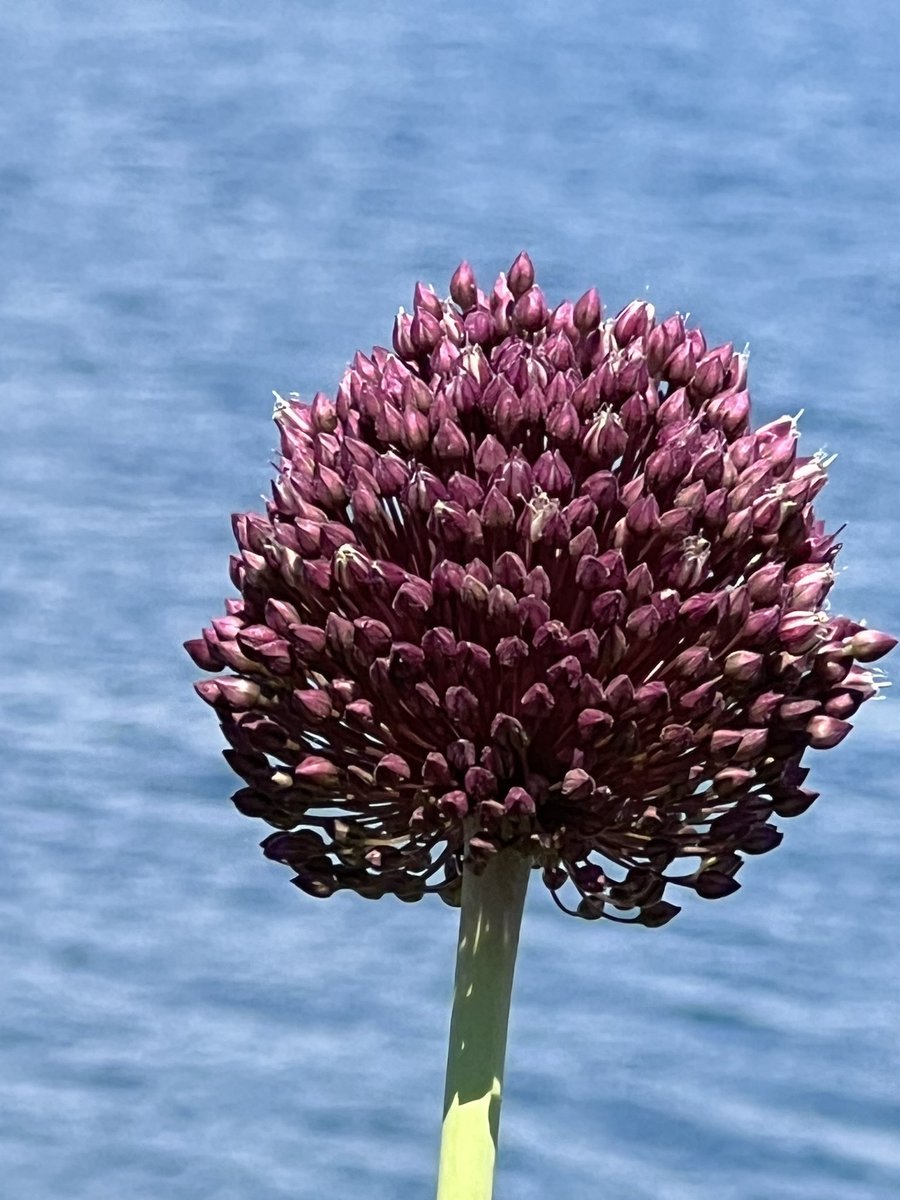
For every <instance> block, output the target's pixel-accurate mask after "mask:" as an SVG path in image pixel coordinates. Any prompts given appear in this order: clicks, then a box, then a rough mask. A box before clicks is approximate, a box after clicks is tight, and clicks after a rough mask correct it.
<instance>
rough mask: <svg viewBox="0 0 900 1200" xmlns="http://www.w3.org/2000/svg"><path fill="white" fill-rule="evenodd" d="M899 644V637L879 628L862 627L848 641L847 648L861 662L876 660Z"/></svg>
mask: <svg viewBox="0 0 900 1200" xmlns="http://www.w3.org/2000/svg"><path fill="white" fill-rule="evenodd" d="M896 645H897V639H896V638H895V637H891V635H890V634H889V633H880V632H879V631H878V630H877V629H862V630H860V632H859V633H856V634H854V635H853V637H852V638H850V640H849V642H847V650H848V651H849V653H850V654H852V655H853V657H854V658H856V659H858V660H859V661H860V662H865V663H869V662H875V661H876V660H877V659H879V658H883V657H884V655H885V654H888V653H889V652H890V651H891V650H893V648H894V647H895V646H896Z"/></svg>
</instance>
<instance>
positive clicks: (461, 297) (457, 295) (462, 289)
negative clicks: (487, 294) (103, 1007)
mask: <svg viewBox="0 0 900 1200" xmlns="http://www.w3.org/2000/svg"><path fill="white" fill-rule="evenodd" d="M450 295H451V296H452V298H453V302H454V303H455V304H458V305H459V307H460V308H461V309H462V310H463V312H468V311H469V309H470V308H472V307H474V305H475V301H476V299H477V296H478V285H477V284H476V282H475V273H474V272H473V270H472V268H471V267H470V266H469V264H468V263H467V262H465V261H463V262H461V263H460V264H459V266H458V267H457V268H456V270H455V271H454V272H453V277H452V278H451V280H450Z"/></svg>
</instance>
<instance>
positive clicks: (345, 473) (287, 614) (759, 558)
mask: <svg viewBox="0 0 900 1200" xmlns="http://www.w3.org/2000/svg"><path fill="white" fill-rule="evenodd" d="M746 367H747V364H746V357H745V356H744V355H742V354H735V353H734V351H733V348H732V347H731V346H730V345H727V346H719V347H716V348H714V349H709V348H708V347H707V345H706V341H705V339H704V337H703V334H702V333H701V332H700V330H699V329H686V328H685V325H684V322H683V320H682V318H681V317H680V316H677V315H675V316H672V317H669V318H668V319H667V320H665V321H663V322H662V323H656V322H655V318H654V311H653V308H652V306H651V305H649V304H646V303H642V302H638V301H635V302H633V303H632V304H629V305H628V306H627V307H626V308H625V309H623V311H622V312H621V313H619V315H618V316H617V317H615V318H613V319H610V320H606V321H604V320H602V311H601V305H600V299H599V297H598V295H597V293H596V291H594V290H593V289H592V290H591V291H589V292H587V293H586V294H585V295H584V296H582V298H581V299H580V300H579V301H578V302H577V303H576V304H574V305H573V304H571V303H569V302H565V303H563V304H560V305H559V306H558V307H557V308H556V309H554V310H553V311H552V312H550V311H549V310H548V307H547V304H546V301H545V299H544V297H543V295H542V293H541V291H540V289H539V288H537V287H536V286H534V272H533V268H532V265H531V262H530V260H529V259H528V257H527V256H526V255H520V256H519V258H518V259H517V260H516V261H515V263H514V264H513V266H512V268H511V269H510V272H509V275H508V277H506V276H504V275H502V274H501V275H500V277H499V279H498V280H497V282H496V283H495V285H494V287H493V289H492V291H491V292H490V293H484V292H482V291H481V290H480V289H479V288H478V287H477V284H476V281H475V279H474V277H473V274H472V272H471V269H470V268H469V267H468V266H467V264H465V263H464V264H462V265H461V266H460V267H459V269H458V270H457V271H456V273H455V275H454V277H453V279H452V281H451V285H450V297H449V298H448V299H446V300H441V299H440V298H439V297H438V295H437V294H436V293H435V292H434V291H432V290H431V289H429V288H426V287H423V286H422V285H419V286H417V288H416V293H415V303H414V308H413V312H412V314H406V313H404V312H403V310H401V311H400V314H399V315H398V317H397V321H396V323H395V328H394V337H393V350H392V351H388V350H385V349H381V348H377V349H375V350H374V351H373V352H372V354H371V356H369V357H366V356H365V355H363V354H357V355H356V357H355V358H354V360H353V363H352V365H351V366H350V368H349V369H348V371H347V372H346V374H345V376H344V378H343V380H342V381H341V384H340V387H339V389H338V392H337V396H336V397H335V398H334V399H331V398H329V397H327V396H325V395H323V394H319V395H317V396H316V397H315V399H314V401H313V403H312V404H311V405H310V406H306V405H303V404H301V403H300V401H299V399H298V398H291V400H289V401H287V402H285V401H279V403H278V406H277V409H276V413H275V419H276V422H277V423H278V427H279V430H280V434H281V452H282V459H281V463H280V466H279V472H278V477H277V479H276V480H275V482H274V484H273V489H272V490H273V499H272V500H271V501H270V502H269V503H268V504H267V512H266V515H265V516H262V515H257V514H252V513H248V514H241V515H239V516H236V517H235V521H234V528H235V534H236V537H237V541H238V545H239V549H240V553H239V555H237V556H235V557H234V558H233V559H232V571H231V574H232V580H233V582H234V584H235V586H236V587H237V588H238V589H239V591H240V593H241V599H239V600H233V601H228V602H227V605H226V608H227V615H226V616H225V617H223V618H220V619H217V620H214V621H213V623H212V626H211V627H210V628H209V629H206V630H204V632H203V637H202V638H198V639H196V640H194V641H191V642H188V643H187V644H186V645H187V649H188V651H189V653H190V654H191V656H192V657H193V659H194V661H195V662H196V663H197V664H198V665H199V666H200V667H202V668H203V669H205V670H210V671H222V670H230V671H232V672H233V674H230V675H225V676H222V677H220V678H218V679H211V680H206V681H204V682H202V683H199V684H198V685H197V690H198V691H199V693H200V695H201V696H202V697H203V698H204V699H205V700H207V701H208V702H209V703H210V704H211V705H212V706H213V707H214V708H215V710H216V712H217V713H218V715H219V717H220V719H221V722H222V728H223V730H224V732H225V735H226V737H227V739H228V741H229V743H230V745H231V749H229V750H227V751H226V752H225V754H226V757H227V759H228V761H229V763H230V764H231V766H232V767H233V768H234V770H235V771H236V772H237V773H238V774H239V775H240V776H241V777H242V778H243V779H244V781H245V782H246V785H247V786H246V787H244V788H243V789H242V790H240V791H239V792H238V793H237V794H236V795H235V797H234V801H235V803H236V805H237V806H238V808H239V809H240V811H241V812H243V813H246V814H247V815H249V816H257V817H262V818H263V819H264V820H266V821H267V822H269V823H270V824H271V825H273V826H274V827H275V828H276V829H277V830H279V831H280V832H276V833H274V834H272V835H271V836H270V837H268V838H267V839H266V840H265V841H264V842H263V847H264V849H265V853H266V855H267V856H268V857H269V858H272V859H275V860H277V861H280V862H284V863H287V864H288V865H290V866H291V867H292V868H293V869H294V871H295V878H294V882H295V883H296V884H297V885H298V886H299V887H301V888H302V889H303V890H304V891H306V892H309V893H310V894H312V895H316V896H327V895H330V894H332V893H333V892H334V891H335V890H337V889H339V888H350V889H352V890H354V891H356V892H358V893H359V894H361V895H363V896H369V897H378V896H381V895H384V894H385V893H393V894H395V895H397V896H399V897H400V898H402V899H405V900H415V899H418V898H419V897H421V896H422V895H423V894H425V893H426V892H429V891H436V892H438V893H439V894H440V895H442V897H443V898H444V899H446V900H448V901H449V902H451V903H454V902H455V901H456V899H457V897H458V892H459V885H460V879H461V868H462V861H463V855H464V853H467V854H468V856H469V859H470V861H471V862H472V864H473V866H474V867H475V869H478V867H479V865H481V864H483V863H484V862H486V861H487V860H488V859H489V857H490V856H491V855H493V854H495V853H496V852H497V851H498V850H499V849H502V848H505V847H515V848H517V849H518V850H520V851H521V853H523V854H525V855H527V856H529V857H530V858H531V859H532V861H533V862H534V863H535V865H537V866H540V867H542V868H543V878H544V881H545V883H546V884H547V886H548V887H549V888H550V889H551V891H552V893H553V896H554V898H555V899H557V902H558V903H560V905H562V901H561V900H560V899H559V897H558V893H559V891H560V889H561V888H562V887H563V885H565V884H567V883H569V882H570V881H571V883H572V884H574V887H575V889H577V893H578V894H579V897H580V898H579V900H578V904H577V910H576V911H577V912H578V913H579V914H580V915H583V916H588V917H595V916H601V915H602V916H607V917H612V918H613V919H617V920H636V921H639V922H640V923H642V924H645V925H659V924H663V923H664V922H665V921H666V920H668V919H669V918H670V917H671V916H672V915H674V913H676V912H677V911H678V908H677V906H675V905H674V904H671V903H669V902H668V901H666V900H663V892H664V891H665V889H666V887H667V885H669V884H677V885H679V886H686V887H689V888H692V889H694V890H695V891H696V892H697V893H698V894H699V895H701V896H703V897H707V898H713V897H718V896H724V895H727V894H728V893H729V892H732V891H734V890H735V889H736V888H737V887H738V884H737V883H736V881H735V873H736V872H737V870H738V869H739V867H740V866H741V863H742V858H741V855H743V854H759V853H762V852H764V851H767V850H770V849H772V848H773V847H775V846H777V845H778V843H779V841H780V840H781V833H780V832H779V831H778V830H777V829H776V827H775V825H774V824H772V820H771V819H772V817H773V816H777V817H789V816H794V815H796V814H797V813H800V812H803V811H804V810H805V809H806V808H807V807H808V806H809V804H810V803H811V802H812V800H813V799H815V793H813V792H810V791H808V790H807V789H805V788H804V787H803V782H804V779H805V776H806V774H807V771H806V769H804V768H803V767H801V765H800V760H801V756H802V754H803V752H804V751H805V750H806V749H807V747H810V746H812V747H816V748H827V747H829V746H833V745H835V744H836V743H837V742H839V741H840V740H841V739H842V738H843V737H844V736H845V734H846V733H847V732H848V730H849V729H850V725H849V723H848V718H849V717H850V716H852V714H853V713H854V712H855V711H856V709H857V708H858V707H859V705H860V704H861V703H862V702H863V701H864V700H865V699H867V698H868V697H870V696H872V695H873V694H874V693H875V690H876V689H875V684H874V682H873V676H872V674H871V672H870V671H868V670H866V669H865V668H863V667H860V666H859V665H857V664H858V663H860V662H862V663H867V662H869V661H871V660H873V659H875V658H877V657H879V656H880V655H881V654H883V653H885V652H886V651H887V650H888V649H890V647H891V646H892V645H893V644H894V639H892V638H889V637H888V636H887V635H885V634H881V633H878V632H876V631H872V630H867V629H865V628H864V627H863V626H861V625H859V624H857V623H855V622H853V621H851V620H848V619H847V618H844V617H835V616H833V615H831V614H830V613H829V612H827V611H825V610H824V609H823V605H824V603H825V597H826V595H827V593H828V591H829V588H830V587H831V584H832V580H833V572H832V566H831V564H832V562H833V559H834V557H835V554H836V552H837V546H836V544H835V541H834V538H833V536H829V535H828V534H826V533H825V532H824V530H823V528H822V525H821V523H820V522H818V521H817V520H816V519H815V516H814V513H813V508H812V501H813V498H814V496H815V495H816V493H817V492H818V491H819V490H820V489H821V487H822V486H823V485H824V483H825V463H824V462H823V460H822V459H821V457H819V456H815V457H812V458H799V457H798V456H797V433H796V428H795V424H794V422H793V420H791V419H790V418H783V419H781V420H779V421H775V422H773V423H771V424H769V425H767V426H764V427H763V428H761V429H758V430H756V431H755V432H752V431H751V428H750V424H749V418H750V400H749V395H748V392H747V388H746ZM466 847H467V849H466ZM681 859H685V860H689V861H688V862H687V863H685V864H680V863H679V861H678V860H681ZM623 914H624V915H623Z"/></svg>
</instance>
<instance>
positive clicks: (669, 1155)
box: [0, 0, 900, 1200]
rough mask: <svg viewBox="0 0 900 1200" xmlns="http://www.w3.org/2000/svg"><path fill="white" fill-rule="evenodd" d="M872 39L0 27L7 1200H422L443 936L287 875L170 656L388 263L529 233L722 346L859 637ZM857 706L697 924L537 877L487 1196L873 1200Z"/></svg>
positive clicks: (206, 2)
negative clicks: (728, 349) (294, 400)
mask: <svg viewBox="0 0 900 1200" xmlns="http://www.w3.org/2000/svg"><path fill="white" fill-rule="evenodd" d="M898 52H900V10H898V8H897V6H896V4H894V3H889V2H888V0H871V2H870V3H868V4H866V5H863V6H860V7H858V8H856V9H853V8H851V7H849V6H847V5H846V4H844V3H838V2H837V0H816V2H813V0H796V2H794V3H791V4H787V5H785V4H779V3H775V0H762V2H760V3H755V4H752V5H731V4H718V3H712V2H711V0H696V2H694V3H690V4H685V5H681V6H680V7H672V6H661V5H641V6H637V5H599V4H592V3H588V2H587V0H572V2H571V3H568V4H565V5H555V4H552V3H535V2H531V0H522V2H520V3H517V4H511V3H502V4H496V5H485V4H478V3H474V2H472V0H460V2H459V3H457V4H454V5H430V4H416V5H413V4H366V3H362V2H360V0H345V2H343V3H337V4H332V5H329V4H316V5H313V4H309V3H307V2H305V0H298V2H295V3H278V2H276V0H256V2H255V3H253V4H247V3H244V2H242V3H237V2H228V0H223V2H221V3H212V2H211V0H193V2H191V3H188V2H187V0H121V2H120V3H116V4H109V3H100V2H99V0H66V2H65V3H64V2H63V0H55V2H54V0H29V2H28V3H26V4H18V5H16V4H7V5H5V6H4V13H3V16H2V17H0V420H2V435H0V630H2V662H3V670H2V684H0V710H2V712H0V721H2V734H0V737H2V739H3V749H2V755H0V795H2V808H0V812H2V826H3V833H2V839H0V928H2V937H0V1195H2V1196H3V1197H4V1200H51V1198H52V1200H57V1198H59V1197H64V1198H65V1200H120V1198H122V1197H127V1198H128V1200H320V1198H322V1197H326V1198H330V1197H341V1198H344V1197H347V1198H352V1197H365V1200H394V1198H398V1197H403V1198H404V1200H407V1198H410V1200H411V1198H418V1197H423V1198H425V1197H428V1196H429V1195H431V1194H432V1188H433V1178H434V1170H435V1157H436V1150H437V1139H438V1125H439V1109H440V1101H441V1094H442V1078H443V1066H444V1054H445V1037H446V1027H447V1020H448V1002H449V996H450V988H451V978H452V968H453V956H454V948H455V929H454V922H455V914H454V913H453V912H452V911H451V910H449V909H447V908H445V907H444V906H443V905H441V904H440V903H439V902H438V901H436V900H435V901H433V902H431V903H428V902H423V903H421V904H417V905H412V906H404V905H402V904H399V903H396V902H391V901H389V900H385V901H382V902H381V903H379V904H377V905H374V904H371V903H370V902H366V901H362V900H359V899H357V898H356V897H354V896H338V897H336V898H334V899H332V900H330V901H328V902H320V901H315V900H312V899H310V898H307V897H305V896H303V895H302V894H301V893H299V892H297V891H296V890H295V889H293V888H291V887H290V886H289V883H288V876H287V874H286V872H285V871H284V869H283V868H280V867H276V866H273V865H272V864H269V863H266V862H265V861H264V860H263V859H262V857H261V855H260V853H259V851H258V849H257V845H256V843H257V841H258V840H259V838H260V837H261V836H263V834H264V833H265V832H266V831H265V828H264V827H263V826H258V825H256V824H255V823H251V822H249V821H247V820H245V819H244V818H242V817H241V816H239V815H238V814H237V813H236V812H235V811H234V810H233V808H232V806H231V805H230V803H229V801H228V795H229V793H230V791H231V790H232V789H233V787H234V782H233V778H232V777H231V775H230V773H229V771H228V770H227V768H226V766H225V764H224V762H223V761H222V759H221V758H220V756H219V750H220V748H221V738H220V734H219V732H218V729H217V727H216V722H215V721H214V719H212V716H211V714H210V712H209V710H208V709H207V708H205V706H204V705H203V704H201V702H200V701H199V700H198V699H197V698H196V696H195V695H194V693H193V691H192V690H191V682H192V680H193V679H194V678H195V677H196V674H197V672H196V670H195V668H194V667H193V666H192V664H191V663H190V662H189V661H188V659H187V658H186V656H185V655H184V653H183V652H182V650H181V642H182V640H183V639H184V638H186V637H193V636H195V635H196V634H197V632H198V631H199V629H200V627H201V626H202V625H203V624H204V623H206V622H207V621H208V619H209V618H210V617H211V616H213V615H217V614H219V613H220V611H221V605H222V599H223V597H224V596H226V595H230V594H231V591H230V585H229V583H228V580H227V573H226V566H227V555H228V553H229V551H230V548H231V532H230V525H229V514H230V513H231V512H232V511H233V510H240V509H244V508H248V507H250V508H252V507H254V506H255V505H258V504H259V503H261V502H260V500H259V496H260V494H261V493H262V492H264V491H266V489H267V481H268V479H269V475H270V466H269V463H270V460H271V457H272V451H273V448H274V446H275V430H274V427H273V426H272V425H271V423H270V415H271V410H272V394H271V393H272V390H273V389H276V390H278V391H279V392H288V391H291V390H297V391H299V392H301V393H302V394H303V395H304V396H305V397H311V396H312V394H313V393H314V392H315V391H316V390H319V389H323V390H326V391H333V389H334V387H335V386H336V384H337V381H338V378H339V375H340V373H341V371H342V369H343V367H344V365H345V364H346V362H347V361H348V360H349V358H350V357H351V356H352V354H353V352H354V350H355V349H356V348H357V347H362V348H364V349H367V348H368V347H370V346H371V345H372V344H373V343H376V342H384V341H385V339H387V338H389V336H390V327H391V321H392V318H393V314H394V312H395V311H396V307H397V306H398V305H399V304H406V305H407V306H408V305H409V301H410V297H411V292H412V286H413V283H414V281H415V280H416V279H424V280H426V281H432V282H434V283H435V284H436V285H438V286H439V288H440V289H441V290H443V289H445V287H446V281H447V279H448V278H449V275H450V273H451V271H452V270H453V269H454V267H455V266H456V263H457V262H458V261H459V259H460V258H462V257H463V256H465V257H467V258H469V259H470V260H471V261H472V262H473V264H474V265H475V268H476V270H477V271H478V272H479V274H480V276H482V277H483V278H485V279H491V278H493V275H494V274H495V273H496V272H497V271H498V270H500V269H505V268H506V267H507V266H508V265H509V263H510V262H511V260H512V258H513V257H514V256H515V254H516V253H517V252H518V251H519V250H520V249H521V248H522V247H523V246H524V247H527V248H528V249H529V250H530V251H531V253H532V255H533V257H534V259H535V261H536V263H537V268H538V275H539V280H540V282H542V283H543V285H544V286H545V288H546V290H547V291H548V293H549V294H550V297H551V299H554V300H556V299H559V298H561V297H562V296H563V295H570V296H577V295H579V294H580V293H581V292H582V291H583V290H584V289H585V288H586V287H587V286H589V285H590V284H592V283H596V284H597V285H598V286H599V287H600V289H601V291H602V293H603V295H604V298H605V301H606V303H607V306H608V308H609V309H610V310H611V311H615V310H616V309H618V308H619V307H620V306H621V305H623V304H624V303H625V302H626V301H628V300H629V299H631V298H632V297H633V296H635V295H637V296H641V297H644V296H646V297H649V298H650V299H652V300H653V301H654V302H655V303H656V304H657V306H658V308H659V310H660V312H661V313H662V314H663V315H665V314H666V313H668V312H671V311H674V310H675V309H679V310H681V311H683V312H684V311H689V312H690V313H691V314H692V316H693V317H694V318H695V319H696V320H698V321H700V322H701V323H702V324H703V325H704V327H705V329H706V330H707V332H708V333H709V335H710V336H711V338H712V339H713V340H715V341H724V340H733V341H734V342H736V343H737V344H738V345H739V346H743V345H744V343H745V342H749V344H750V347H751V384H752V389H753V393H754V403H755V409H756V414H757V419H758V420H760V421H762V420H769V419H772V418H774V417H777V416H779V415H781V414H782V413H785V412H787V413H790V414H795V413H797V412H798V411H799V410H801V409H802V410H804V415H803V417H802V420H801V427H802V429H803V440H802V448H803V450H804V451H805V452H807V453H812V452H813V451H815V450H817V449H819V448H823V447H824V448H826V449H827V450H828V451H830V452H831V451H836V452H838V458H837V460H836V462H835V464H834V466H833V467H832V469H831V474H832V481H831V483H830V485H829V487H828V489H827V490H826V492H825V493H824V494H823V496H822V498H821V510H822V513H823V514H824V516H825V517H826V519H827V520H828V522H829V524H830V525H831V526H832V527H836V526H837V525H840V524H843V523H844V522H846V526H847V527H846V530H845V531H844V533H843V534H842V540H843V541H844V543H845V545H844V550H843V552H842V554H841V558H840V562H841V563H842V565H843V570H842V572H841V574H840V578H839V580H838V584H837V586H836V589H835V591H834V592H833V598H834V604H835V606H836V607H838V608H840V609H841V610H842V611H846V612H849V613H851V614H853V615H854V616H858V617H864V618H866V619H867V620H868V621H869V622H870V623H871V624H872V625H874V626H876V627H880V628H888V629H893V630H894V631H895V632H896V631H897V630H898V629H900V589H898V580H900V553H898V524H897V513H898V507H900V497H898V490H897V479H898V473H900V417H898V389H897V361H898V343H900V286H898V285H900V279H898V276H900V154H898V152H897V145H898V125H897V113H898V111H900V73H898V71H897V58H898ZM897 661H900V660H895V662H894V665H893V670H894V672H897V671H898V669H900V668H898V667H897ZM890 670H891V666H890V663H888V671H889V672H890ZM898 712H900V709H898V704H897V701H894V702H893V703H892V702H891V701H890V700H889V699H888V700H884V701H882V702H878V703H872V704H870V705H868V706H867V709H866V711H864V712H863V713H861V714H860V718H859V721H858V729H857V730H856V731H855V732H854V734H853V735H852V736H851V737H850V738H849V739H848V740H847V741H846V742H845V743H844V744H843V745H842V746H841V747H840V748H839V749H836V750H834V751H833V752H832V753H830V754H827V755H820V756H819V757H818V758H814V776H813V782H814V783H815V785H816V786H817V788H818V789H820V790H821V792H822V793H823V795H822V798H821V800H820V801H819V802H818V803H817V804H816V805H815V806H814V807H813V808H812V809H811V810H810V811H809V813H807V814H806V815H804V816H803V817H800V818H798V819H797V820H795V821H792V822H790V823H788V825H787V836H786V839H785V842H784V844H783V846H782V847H781V848H780V849H779V850H778V851H776V852H775V853H774V854H771V855H769V856H766V857H764V858H762V859H759V860H755V861H753V862H751V863H749V864H748V865H747V867H746V868H745V870H744V872H743V873H742V881H743V884H744V886H743V889H742V890H741V891H740V892H739V893H737V894H736V895H735V896H732V897H729V898H728V899H726V900H722V901H719V902H716V903H709V902H703V901H700V900H695V901H694V902H693V903H688V904H687V905H686V907H685V910H684V912H683V913H682V915H681V916H680V917H678V919H677V920H676V921H675V922H674V923H673V924H671V925H669V926H667V927H666V928H665V929H661V930H656V931H653V930H644V929H631V928H620V927H609V926H608V925H606V924H604V923H600V924H599V925H594V924H589V923H586V922H578V921H575V920H571V919H567V918H564V917H563V916H562V915H561V914H560V913H558V912H557V911H556V910H555V909H554V907H553V905H552V904H551V902H550V899H549V896H548V895H547V894H546V893H545V892H543V890H542V889H541V888H540V887H539V886H534V887H533V889H532V894H531V895H530V896H529V903H528V909H527V913H526V920H525V925H524V931H523V938H522V949H521V955H520V960H519V974H518V980H517V988H516V995H515V1002H514V1017H513V1025H512V1033H511V1047H510V1055H509V1062H508V1071H507V1091H506V1099H505V1107H504V1120H503V1129H502V1143H501V1167H500V1171H499V1176H498V1181H497V1196H498V1200H545V1198H547V1197H554V1198H556V1197H558V1198H559V1200H569V1198H573V1200H574V1198H575V1197H587V1196H597V1197H600V1196H627V1197H629V1198H630V1200H889V1198H893V1197H896V1196H897V1195H898V1194H900V1133H898V1129H900V1082H898V1081H900V1036H898V1020H897V1014H898V1000H900V937H898V932H897V930H898V926H900V886H898V880H900V796H898V748H900V746H898V743H900V718H898Z"/></svg>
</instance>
